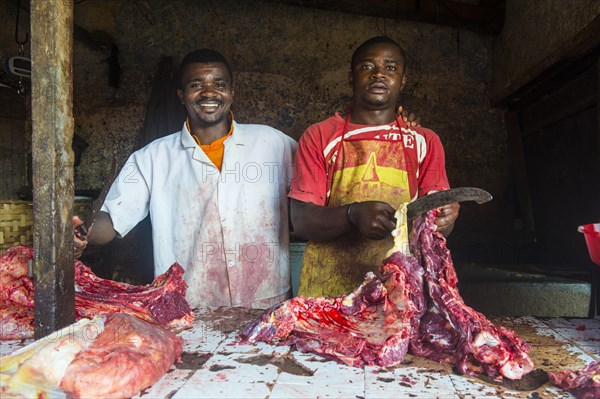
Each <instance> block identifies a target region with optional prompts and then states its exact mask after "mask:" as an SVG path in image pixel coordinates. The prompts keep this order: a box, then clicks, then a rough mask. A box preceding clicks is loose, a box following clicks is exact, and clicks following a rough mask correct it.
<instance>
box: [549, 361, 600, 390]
mask: <svg viewBox="0 0 600 399" xmlns="http://www.w3.org/2000/svg"><path fill="white" fill-rule="evenodd" d="M548 378H549V379H550V381H551V382H552V383H553V384H554V385H558V386H559V387H561V388H562V389H565V390H567V391H569V392H571V393H572V394H573V395H574V396H575V397H576V398H577V399H597V398H600V361H595V362H591V363H590V364H588V365H587V366H585V367H584V368H582V369H581V370H576V371H571V370H561V371H555V372H550V373H548Z"/></svg>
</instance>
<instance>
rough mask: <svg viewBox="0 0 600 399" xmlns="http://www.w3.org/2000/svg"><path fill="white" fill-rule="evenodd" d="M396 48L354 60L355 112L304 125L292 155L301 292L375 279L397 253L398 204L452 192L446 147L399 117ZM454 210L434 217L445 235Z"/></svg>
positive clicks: (378, 47) (372, 46) (363, 52)
mask: <svg viewBox="0 0 600 399" xmlns="http://www.w3.org/2000/svg"><path fill="white" fill-rule="evenodd" d="M404 72H405V55H404V50H403V49H402V47H401V46H400V45H399V44H398V43H396V42H395V41H394V40H392V39H390V38H387V37H374V38H372V39H369V40H367V41H366V42H364V43H363V44H361V45H360V46H359V47H358V48H357V50H356V51H355V52H354V55H353V56H352V62H351V71H350V74H349V82H350V84H351V86H352V88H353V96H352V109H351V111H350V112H348V113H345V114H340V113H336V114H335V115H334V116H332V117H331V118H329V119H326V120H324V121H322V122H320V123H317V124H315V125H312V126H310V127H309V128H308V129H307V130H306V131H305V132H304V134H303V135H302V137H301V138H300V142H299V147H298V152H297V155H296V161H295V162H296V163H295V171H294V178H293V179H292V184H291V189H290V193H289V195H288V196H289V197H290V198H291V217H292V224H293V226H294V231H295V233H296V234H297V235H298V236H300V237H303V238H306V239H308V240H311V241H309V243H308V244H307V246H306V251H305V254H304V262H303V266H302V276H301V279H300V287H299V294H300V295H304V296H332V295H340V294H344V293H347V292H349V291H351V290H352V289H354V288H355V287H357V286H358V285H359V284H360V283H361V282H362V280H363V277H364V275H365V273H366V272H368V271H374V272H376V271H377V268H378V266H379V264H380V262H381V261H382V260H383V259H384V257H385V254H386V252H387V251H388V250H389V249H390V248H391V247H392V245H393V238H392V236H391V234H390V233H391V231H392V230H393V229H394V228H395V226H396V221H395V218H394V213H395V211H396V209H397V208H398V207H399V206H400V205H401V204H402V203H404V202H410V201H412V200H414V199H416V198H418V197H421V196H424V195H427V194H429V193H431V192H435V191H440V190H446V189H448V188H450V185H449V184H448V178H447V176H446V168H445V161H444V150H443V147H442V143H441V141H440V139H439V137H438V136H437V134H435V133H434V132H433V131H431V130H429V129H425V128H422V127H420V126H411V125H409V124H407V123H406V122H404V121H403V120H402V118H401V117H398V116H397V115H396V112H395V111H396V109H397V104H398V102H399V97H400V93H401V91H402V88H403V86H404V84H405V82H406V76H405V74H404ZM458 211H459V204H458V203H456V204H451V205H448V206H445V207H443V208H441V209H440V211H439V214H438V217H437V219H436V224H437V226H438V229H439V230H440V231H441V232H442V233H443V234H445V235H447V234H449V233H450V231H451V230H452V228H453V226H454V221H455V220H456V218H457V217H458Z"/></svg>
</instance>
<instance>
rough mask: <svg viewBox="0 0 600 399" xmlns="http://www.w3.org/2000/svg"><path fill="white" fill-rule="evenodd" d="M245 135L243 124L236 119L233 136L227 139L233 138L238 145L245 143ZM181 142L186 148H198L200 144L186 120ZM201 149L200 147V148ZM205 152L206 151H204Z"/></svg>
mask: <svg viewBox="0 0 600 399" xmlns="http://www.w3.org/2000/svg"><path fill="white" fill-rule="evenodd" d="M245 137H246V136H245V135H244V128H243V127H242V125H239V124H238V123H237V122H236V121H235V120H234V121H233V131H232V132H231V137H230V138H229V139H227V140H226V142H227V141H229V140H232V141H233V144H235V145H236V147H237V146H240V145H242V146H243V145H245ZM181 144H182V145H183V147H184V148H196V147H198V144H197V143H196V140H194V138H193V137H192V134H191V133H190V131H189V130H188V128H187V124H186V123H185V121H184V122H183V128H181ZM198 149H200V148H198ZM202 152H204V151H202Z"/></svg>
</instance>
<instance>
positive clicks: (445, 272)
mask: <svg viewBox="0 0 600 399" xmlns="http://www.w3.org/2000/svg"><path fill="white" fill-rule="evenodd" d="M434 220H435V212H434V211H432V212H429V213H428V214H427V215H422V216H420V218H419V220H416V221H415V222H414V226H415V230H414V234H413V240H412V247H413V249H414V252H415V253H416V256H417V259H419V262H420V263H421V264H422V265H423V267H424V269H425V276H424V278H425V283H424V286H425V292H426V298H427V311H426V313H425V315H424V316H423V317H422V318H421V323H420V325H419V334H418V337H416V338H415V339H413V340H412V341H411V353H413V354H415V355H418V356H423V357H426V358H429V359H433V360H436V361H439V362H447V363H451V364H454V365H456V366H457V368H458V370H459V371H460V372H461V373H464V374H470V375H476V374H481V373H485V374H487V375H488V376H489V377H492V378H495V379H499V380H501V379H502V376H504V377H507V378H509V379H512V380H515V379H520V378H521V377H523V375H525V374H527V373H529V372H530V371H532V370H533V367H534V366H533V361H532V360H531V358H530V357H529V354H528V350H529V346H528V345H527V344H526V343H525V342H524V341H523V340H521V338H520V337H519V336H517V334H516V333H515V332H513V331H511V330H509V329H506V328H504V327H501V326H494V324H492V322H491V321H489V320H488V319H487V318H486V317H485V316H484V315H482V314H481V313H479V312H477V311H475V310H474V309H472V308H470V307H469V306H467V305H466V304H465V303H464V301H463V299H462V297H461V296H460V294H459V292H458V287H457V284H458V279H457V277H456V272H455V270H454V265H453V264H452V258H451V256H450V251H449V250H448V248H446V239H445V238H444V236H442V234H441V233H439V232H438V231H437V227H436V226H435V224H434Z"/></svg>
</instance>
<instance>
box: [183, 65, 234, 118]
mask: <svg viewBox="0 0 600 399" xmlns="http://www.w3.org/2000/svg"><path fill="white" fill-rule="evenodd" d="M181 85H182V89H179V90H177V95H178V96H179V98H180V99H181V101H182V102H183V104H184V105H185V108H186V110H187V113H188V115H189V117H190V119H192V120H193V121H194V122H196V123H198V124H199V125H201V126H215V125H218V124H219V123H222V122H223V121H226V120H227V119H226V118H227V114H228V113H229V109H230V108H231V104H232V103H233V87H232V82H231V76H230V75H229V71H228V69H227V67H226V66H225V65H224V64H223V63H220V62H208V63H194V64H189V65H187V66H186V67H185V68H184V70H183V74H182V76H181Z"/></svg>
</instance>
